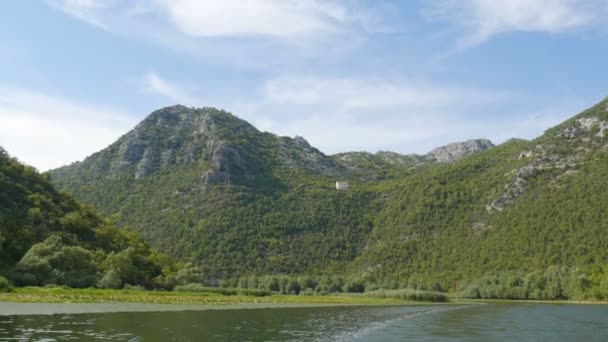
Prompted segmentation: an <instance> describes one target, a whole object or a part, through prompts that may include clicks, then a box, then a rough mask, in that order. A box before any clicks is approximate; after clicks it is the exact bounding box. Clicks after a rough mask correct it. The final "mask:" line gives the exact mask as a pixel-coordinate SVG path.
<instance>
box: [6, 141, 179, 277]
mask: <svg viewBox="0 0 608 342" xmlns="http://www.w3.org/2000/svg"><path fill="white" fill-rule="evenodd" d="M163 268H165V269H164V270H163ZM174 271H176V270H175V265H173V262H172V261H171V259H170V258H168V257H167V256H162V255H159V254H157V253H156V252H154V251H153V250H151V249H150V248H149V247H148V245H146V244H144V243H143V242H142V241H141V240H139V239H137V238H136V237H135V236H134V235H133V234H132V233H128V232H126V231H123V230H118V229H116V228H115V227H114V226H113V225H111V224H110V223H108V222H107V221H106V220H104V219H102V218H101V217H99V216H98V215H97V214H95V213H94V212H93V211H92V210H91V209H90V208H88V207H84V206H82V205H80V204H78V203H77V202H76V201H75V200H74V199H72V197H71V196H69V195H66V194H62V193H59V192H57V191H56V190H55V189H54V188H53V186H52V185H51V184H50V183H49V181H48V178H47V177H46V176H43V175H40V174H39V173H38V172H37V171H36V170H35V169H33V168H31V167H28V166H24V165H22V164H21V163H19V161H17V160H16V159H13V158H11V157H10V156H9V155H8V153H7V152H6V151H5V150H4V149H2V148H0V276H6V277H8V278H10V279H11V280H12V281H13V282H15V284H17V285H46V284H60V285H61V284H63V285H69V286H72V287H89V286H99V287H111V288H121V287H122V286H123V285H125V284H127V283H128V284H131V285H140V286H146V287H149V288H153V287H159V286H163V285H164V284H165V275H167V274H168V273H170V272H174Z"/></svg>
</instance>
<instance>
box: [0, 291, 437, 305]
mask: <svg viewBox="0 0 608 342" xmlns="http://www.w3.org/2000/svg"><path fill="white" fill-rule="evenodd" d="M0 302H17V303H147V304H234V303H296V304H358V305H402V304H413V303H423V301H413V300H408V299H403V298H401V297H398V296H385V297H379V296H368V295H356V294H339V295H328V296H320V295H313V296H302V295H277V294H272V295H268V296H259V295H256V294H249V295H247V294H241V293H238V292H237V293H236V294H228V295H226V294H222V293H217V292H211V291H210V292H179V291H172V292H164V291H145V290H138V289H134V290H128V289H127V290H105V289H69V288H63V287H22V288H16V289H14V291H13V292H8V293H0ZM429 302H430V301H429Z"/></svg>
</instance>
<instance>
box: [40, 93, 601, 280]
mask: <svg viewBox="0 0 608 342" xmlns="http://www.w3.org/2000/svg"><path fill="white" fill-rule="evenodd" d="M607 106H608V101H603V102H601V103H599V104H597V105H596V106H594V107H592V108H590V109H589V110H587V111H585V112H583V113H581V114H580V115H578V116H576V117H574V118H573V119H571V120H569V121H567V122H565V123H563V124H562V125H559V126H557V127H555V128H552V129H550V130H548V131H547V132H546V133H545V134H544V135H543V136H541V137H539V138H537V139H535V140H533V141H522V140H511V141H508V142H506V143H504V144H502V145H500V146H494V145H493V144H492V143H491V142H490V141H488V140H471V141H467V142H463V143H456V144H450V145H447V146H444V147H440V148H438V149H435V150H433V151H431V152H430V153H429V154H427V155H423V156H420V155H400V154H397V153H392V152H379V153H376V154H372V153H366V152H352V153H340V154H337V155H333V156H327V155H325V154H323V153H322V152H320V151H319V150H317V149H315V148H314V147H312V146H310V144H308V142H306V140H304V139H303V138H301V137H296V138H294V139H292V138H286V137H279V136H276V135H274V134H271V133H265V132H260V131H258V130H257V129H255V128H254V127H253V126H251V125H250V124H248V123H247V122H245V121H242V120H240V119H238V118H237V117H235V116H233V115H231V114H229V113H226V112H224V111H220V110H217V109H213V108H202V109H192V108H186V107H183V106H174V107H169V108H164V109H161V110H158V111H156V112H154V113H152V114H151V115H150V116H149V117H148V118H147V119H145V120H144V121H143V122H142V123H141V124H139V125H138V126H137V127H136V128H135V129H134V130H132V131H131V132H129V133H127V134H126V135H125V136H123V137H122V138H120V139H119V140H118V141H117V142H116V143H114V144H112V145H111V146H109V147H108V148H106V149H104V150H103V151H100V152H98V153H96V154H94V155H92V156H90V157H88V158H87V159H85V160H84V161H83V162H80V163H75V164H72V165H70V166H66V167H63V168H60V169H57V170H54V171H52V172H50V177H51V180H52V182H53V183H54V184H55V185H56V186H57V187H59V188H61V189H64V190H67V191H69V192H71V193H72V194H73V195H74V196H75V197H76V198H77V199H79V200H81V201H83V202H84V203H87V204H90V205H92V206H94V207H95V208H96V209H98V210H100V211H102V212H104V213H106V214H108V215H111V216H112V217H113V218H114V219H115V220H116V221H117V222H118V223H119V224H120V225H124V226H129V227H131V228H132V229H134V230H135V231H137V232H139V233H140V234H141V235H142V237H143V238H144V239H145V240H146V241H147V242H149V243H150V244H152V245H153V246H154V247H156V248H158V249H160V250H162V251H164V252H167V253H170V254H171V255H173V256H176V257H178V258H181V259H183V260H188V261H193V262H196V263H198V264H199V265H201V266H202V267H203V268H204V270H205V272H207V274H209V275H210V276H212V277H217V278H219V277H229V276H237V275H246V274H285V273H289V274H305V273H327V272H333V273H340V274H345V275H349V276H351V277H357V278H360V279H365V280H366V281H368V282H377V283H379V282H387V281H392V282H397V283H408V282H413V283H414V284H421V283H425V284H427V285H428V284H429V283H431V282H432V283H433V284H435V283H436V285H437V287H438V288H443V289H450V288H452V289H453V288H454V287H455V286H456V284H457V283H459V282H461V281H463V282H465V281H470V280H473V279H477V278H478V277H480V276H481V275H483V274H485V273H487V272H502V271H514V272H524V273H526V272H536V271H544V270H546V269H548V268H550V267H553V266H559V267H567V268H583V269H589V270H591V268H593V267H596V268H597V267H601V265H606V264H608V248H606V247H608V240H605V239H603V238H602V236H608V235H606V233H608V220H607V219H606V217H605V215H604V212H605V210H604V208H603V207H604V204H605V203H608V202H607V200H608V197H607V196H608V167H607V166H608V165H607V163H608V155H607V153H608V112H607V110H608V108H607ZM337 180H341V181H348V182H350V190H348V191H337V190H336V189H335V182H336V181H337ZM607 270H608V268H607ZM594 272H596V271H594ZM596 273H597V272H596Z"/></svg>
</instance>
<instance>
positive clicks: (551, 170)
mask: <svg viewBox="0 0 608 342" xmlns="http://www.w3.org/2000/svg"><path fill="white" fill-rule="evenodd" d="M607 106H608V101H603V102H601V103H599V104H597V105H596V106H594V107H592V108H591V109H589V110H587V111H585V112H583V113H581V114H580V115H578V116H576V117H574V118H573V119H571V120H568V121H567V122H565V123H563V124H561V125H559V126H557V127H555V128H552V129H550V130H548V131H547V132H546V133H545V134H544V135H543V136H541V137H539V138H538V139H535V140H534V141H531V142H527V141H515V140H512V141H509V142H507V143H505V144H503V145H501V146H498V147H496V148H494V149H491V150H488V151H485V152H482V153H479V154H477V155H475V156H472V157H469V158H466V159H463V160H461V161H459V162H456V163H454V164H452V165H447V166H436V167H431V168H429V169H427V170H426V171H425V172H423V173H418V174H416V175H413V176H409V177H405V178H403V179H399V180H395V181H391V182H387V183H385V184H382V185H381V187H382V189H381V190H380V191H381V192H382V193H383V194H385V196H387V201H386V203H387V204H386V206H384V207H383V209H382V210H381V212H380V213H379V214H378V216H377V218H376V220H375V221H374V226H375V228H374V230H373V232H372V234H371V235H370V238H369V241H368V246H367V247H366V248H365V250H364V251H363V253H362V254H361V255H360V256H359V257H358V258H357V260H356V262H355V263H354V264H353V266H352V272H355V273H360V274H361V273H363V274H364V276H365V277H367V278H369V279H372V280H375V279H395V280H399V281H408V279H410V280H411V279H423V280H435V281H438V282H439V283H440V285H441V287H443V288H454V287H455V286H456V284H458V283H459V282H463V283H465V282H468V281H471V280H473V279H476V278H478V277H480V276H482V275H483V274H486V273H488V272H491V273H496V272H505V271H513V272H535V271H544V270H547V269H549V268H550V267H553V266H557V267H567V268H570V269H574V268H579V269H581V270H583V271H586V272H588V273H590V274H591V273H594V272H595V273H597V272H599V273H602V274H603V271H598V268H599V269H600V270H601V268H602V267H605V265H607V264H608V239H607V238H606V236H608V235H607V234H608V216H607V214H606V209H605V208H606V203H608V202H607V201H608V131H606V132H604V131H605V130H606V129H607V128H608V108H607ZM604 133H606V134H604ZM598 277H602V275H598Z"/></svg>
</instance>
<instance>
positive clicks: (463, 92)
mask: <svg viewBox="0 0 608 342" xmlns="http://www.w3.org/2000/svg"><path fill="white" fill-rule="evenodd" d="M264 95H265V98H266V99H267V100H268V101H271V102H276V103H295V104H317V105H331V106H333V107H335V108H340V109H341V110H357V109H381V108H400V109H409V110H415V109H422V108H425V109H434V110H437V109H441V108H446V107H453V106H454V105H456V104H458V105H460V106H462V105H480V104H487V103H488V102H495V101H497V100H499V99H501V98H505V97H507V96H509V94H508V93H506V92H499V91H485V90H480V89H474V88H466V87H462V86H447V85H436V84H430V83H428V82H424V81H411V80H410V81H406V82H395V83H391V82H387V81H386V80H364V79H356V78H327V77H311V76H281V77H277V78H274V79H272V80H270V81H268V82H267V83H266V85H265V86H264Z"/></svg>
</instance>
